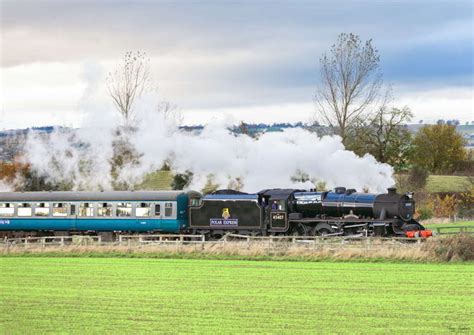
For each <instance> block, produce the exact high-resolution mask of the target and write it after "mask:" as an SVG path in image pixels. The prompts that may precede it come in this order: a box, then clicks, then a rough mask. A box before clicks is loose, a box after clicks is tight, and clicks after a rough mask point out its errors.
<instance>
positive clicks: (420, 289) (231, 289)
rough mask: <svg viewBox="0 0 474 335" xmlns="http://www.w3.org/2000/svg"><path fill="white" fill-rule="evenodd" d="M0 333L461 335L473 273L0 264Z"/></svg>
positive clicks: (460, 269)
mask: <svg viewBox="0 0 474 335" xmlns="http://www.w3.org/2000/svg"><path fill="white" fill-rule="evenodd" d="M0 267H1V269H2V275H1V276H0V306H2V307H1V313H0V333H8V334H23V333H44V332H54V333H81V334H82V333H132V332H133V333H232V334H233V333H287V334H298V333H350V334H365V333H368V332H370V333H381V334H382V333H387V332H389V333H394V334H396V333H398V334H401V333H404V334H406V333H410V334H411V333H420V334H427V333H431V334H435V333H436V334H439V333H446V332H454V333H463V332H464V333H469V332H471V331H472V330H473V329H474V324H473V321H472V318H471V317H472V315H471V311H472V276H473V275H474V265H473V264H472V263H465V264H415V263H414V264H407V263H405V264H386V263H334V262H319V263H318V262H306V263H305V262H264V261H262V262H252V261H211V260H175V259H119V258H41V257H3V258H0Z"/></svg>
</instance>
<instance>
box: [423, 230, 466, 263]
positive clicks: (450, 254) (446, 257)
mask: <svg viewBox="0 0 474 335" xmlns="http://www.w3.org/2000/svg"><path fill="white" fill-rule="evenodd" d="M424 249H425V250H427V251H428V252H429V253H430V254H431V256H432V257H433V258H434V259H436V260H439V261H446V262H449V261H472V260H474V236H472V235H469V234H459V235H453V236H449V237H442V238H433V239H430V240H428V241H427V243H426V244H425V246H424Z"/></svg>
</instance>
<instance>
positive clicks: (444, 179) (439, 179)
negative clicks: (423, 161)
mask: <svg viewBox="0 0 474 335" xmlns="http://www.w3.org/2000/svg"><path fill="white" fill-rule="evenodd" d="M471 187H472V183H471V182H470V181H469V177H466V176H441V175H431V176H429V177H428V180H427V182H426V190H427V191H428V192H430V193H436V192H465V191H467V190H469V189H470V188H471Z"/></svg>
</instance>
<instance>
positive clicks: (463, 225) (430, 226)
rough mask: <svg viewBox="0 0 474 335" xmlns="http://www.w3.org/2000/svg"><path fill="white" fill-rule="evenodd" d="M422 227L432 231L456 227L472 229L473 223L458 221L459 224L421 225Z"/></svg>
mask: <svg viewBox="0 0 474 335" xmlns="http://www.w3.org/2000/svg"><path fill="white" fill-rule="evenodd" d="M423 226H424V227H425V228H427V229H433V228H438V227H443V228H456V227H473V228H474V221H460V222H453V223H431V224H430V223H423Z"/></svg>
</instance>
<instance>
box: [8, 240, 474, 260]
mask: <svg viewBox="0 0 474 335" xmlns="http://www.w3.org/2000/svg"><path fill="white" fill-rule="evenodd" d="M134 237H135V236H134ZM147 237H148V238H149V236H147ZM177 237H179V235H177ZM0 255H3V256H23V255H24V256H28V255H33V256H34V255H37V256H52V257H57V256H71V257H81V256H83V257H133V258H193V259H245V260H296V261H300V260H301V261H320V260H323V259H326V260H384V261H387V260H388V261H421V262H431V261H434V262H445V261H472V260H474V236H472V235H470V234H458V235H448V236H438V237H433V238H429V239H427V240H425V239H421V238H418V239H407V238H405V239H400V238H398V239H388V238H347V237H346V238H341V237H337V238H335V237H332V238H324V237H313V238H310V239H308V238H303V237H297V236H294V237H283V236H282V237H273V238H271V239H270V238H268V239H262V238H260V239H257V238H255V237H249V236H242V235H231V234H229V235H227V236H226V237H225V238H222V239H221V240H219V241H203V240H201V241H199V240H194V241H192V240H189V241H186V240H184V239H183V240H180V239H179V238H177V239H175V240H172V239H169V240H166V239H162V240H161V241H160V240H159V238H157V240H156V241H153V240H146V239H140V238H133V239H132V238H128V239H122V241H121V242H119V241H116V242H104V241H99V240H98V239H97V238H96V239H93V238H88V237H87V236H81V237H80V238H75V239H74V238H73V237H64V236H56V237H49V238H34V239H33V238H32V239H14V241H12V240H9V241H8V243H5V241H4V242H3V243H2V244H0Z"/></svg>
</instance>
